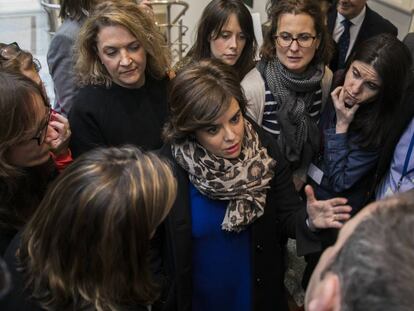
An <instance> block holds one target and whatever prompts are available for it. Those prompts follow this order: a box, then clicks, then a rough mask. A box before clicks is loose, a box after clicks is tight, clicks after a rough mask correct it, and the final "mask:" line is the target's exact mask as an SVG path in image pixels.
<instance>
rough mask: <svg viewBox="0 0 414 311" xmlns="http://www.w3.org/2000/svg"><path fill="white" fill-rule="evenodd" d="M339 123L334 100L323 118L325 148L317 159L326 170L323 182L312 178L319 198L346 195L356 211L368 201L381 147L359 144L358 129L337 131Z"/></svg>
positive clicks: (354, 211)
mask: <svg viewBox="0 0 414 311" xmlns="http://www.w3.org/2000/svg"><path fill="white" fill-rule="evenodd" d="M335 125H336V115H335V109H334V108H333V104H332V101H330V102H329V103H328V104H327V106H326V107H325V110H324V112H323V114H322V118H321V122H320V127H321V131H322V132H323V151H322V153H321V155H320V157H319V159H317V160H316V161H315V162H314V164H315V165H316V166H317V167H319V168H320V169H321V170H322V171H323V178H322V182H321V184H320V185H317V184H316V183H315V182H314V181H313V180H311V179H309V180H310V184H311V185H312V186H313V188H314V190H315V194H316V197H317V198H318V199H319V200H326V199H331V198H334V197H338V196H340V197H345V198H347V199H348V204H349V205H351V207H352V214H355V213H357V212H358V211H359V210H360V209H361V208H362V207H363V206H364V204H365V202H366V196H367V192H368V191H369V189H370V187H371V185H372V179H373V170H374V169H375V167H376V165H377V163H378V158H379V153H380V150H364V149H362V148H361V147H360V146H358V144H356V141H357V140H358V133H353V132H349V133H345V134H336V133H335Z"/></svg>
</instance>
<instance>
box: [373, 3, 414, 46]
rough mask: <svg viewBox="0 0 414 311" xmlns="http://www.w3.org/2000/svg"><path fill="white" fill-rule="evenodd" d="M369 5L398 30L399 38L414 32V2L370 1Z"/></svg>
mask: <svg viewBox="0 0 414 311" xmlns="http://www.w3.org/2000/svg"><path fill="white" fill-rule="evenodd" d="M368 5H369V6H370V8H372V9H373V10H374V11H376V12H378V13H379V14H381V15H382V16H384V17H385V18H386V19H388V20H389V21H390V22H392V23H393V24H394V25H395V26H396V27H397V28H398V38H400V39H403V38H404V36H405V35H406V34H407V32H412V31H414V18H413V15H414V1H413V0H369V1H368Z"/></svg>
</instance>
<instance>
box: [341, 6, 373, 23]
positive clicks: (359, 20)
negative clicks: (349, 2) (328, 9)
mask: <svg viewBox="0 0 414 311" xmlns="http://www.w3.org/2000/svg"><path fill="white" fill-rule="evenodd" d="M366 12H367V6H366V5H364V8H363V9H362V10H361V12H359V14H358V15H357V16H355V17H354V18H353V19H350V21H351V22H352V25H354V26H361V25H362V22H363V21H364V18H365V14H366ZM344 19H345V17H344V16H343V15H342V14H340V13H339V12H338V15H337V20H338V22H339V23H342V21H343V20H344Z"/></svg>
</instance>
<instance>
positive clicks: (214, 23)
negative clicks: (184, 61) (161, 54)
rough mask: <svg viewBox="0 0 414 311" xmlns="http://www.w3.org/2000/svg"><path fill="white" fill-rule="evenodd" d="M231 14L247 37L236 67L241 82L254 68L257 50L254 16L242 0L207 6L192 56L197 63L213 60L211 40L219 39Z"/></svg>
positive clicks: (216, 1) (221, 1) (199, 25)
mask: <svg viewBox="0 0 414 311" xmlns="http://www.w3.org/2000/svg"><path fill="white" fill-rule="evenodd" d="M231 14H235V15H236V17H237V19H238V21H239V24H240V27H241V29H242V31H243V33H244V35H245V36H246V45H245V46H244V49H243V51H242V54H241V55H240V58H239V59H238V60H237V62H236V64H235V65H234V67H235V69H236V72H237V74H238V75H239V77H240V80H241V79H243V77H244V76H245V75H246V74H247V73H248V72H249V71H250V70H251V69H252V68H253V67H254V57H255V56H256V49H257V43H256V38H255V36H254V30H253V20H252V16H251V14H250V12H249V10H248V9H247V8H246V7H245V5H244V3H243V2H242V1H241V0H213V1H211V2H210V3H209V4H208V5H207V6H206V8H205V9H204V11H203V14H202V16H201V19H200V22H199V24H198V29H197V38H196V41H195V44H194V46H193V48H192V50H191V53H190V54H191V57H192V59H193V60H195V61H200V60H202V59H206V58H211V57H212V55H211V50H210V40H211V39H217V38H218V36H219V35H220V31H221V29H222V28H223V26H224V25H225V24H226V22H227V21H228V19H229V17H230V15H231Z"/></svg>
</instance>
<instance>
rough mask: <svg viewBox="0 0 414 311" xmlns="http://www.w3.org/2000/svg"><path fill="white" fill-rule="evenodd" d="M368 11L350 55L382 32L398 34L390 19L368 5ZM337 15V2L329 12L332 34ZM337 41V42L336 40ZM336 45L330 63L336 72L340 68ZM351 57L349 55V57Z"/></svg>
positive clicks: (329, 28) (329, 24)
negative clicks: (367, 40) (363, 43)
mask: <svg viewBox="0 0 414 311" xmlns="http://www.w3.org/2000/svg"><path fill="white" fill-rule="evenodd" d="M366 9H367V10H366V13H365V18H364V21H363V22H362V25H361V29H360V30H359V33H358V35H357V37H356V40H355V44H354V46H353V47H352V50H351V53H350V54H349V55H350V56H351V55H352V53H353V52H354V51H355V49H356V48H357V47H358V45H360V44H361V43H362V42H364V41H365V40H366V39H368V38H371V37H374V36H376V35H379V34H381V33H390V34H392V35H394V36H397V35H398V29H397V27H395V26H394V25H393V24H392V23H391V22H390V21H388V20H387V19H385V18H383V17H382V16H381V15H379V14H378V13H377V12H375V11H373V10H371V9H370V8H369V7H368V5H367V6H366ZM336 17H337V10H336V3H335V4H333V5H332V9H331V10H330V12H329V13H328V30H329V33H330V34H331V35H332V34H333V31H334V28H335V22H336ZM334 43H335V42H334ZM334 45H335V51H334V55H333V57H332V60H331V63H330V64H329V68H330V69H331V70H332V71H333V72H335V71H336V70H337V69H338V56H339V55H338V49H337V46H336V43H335V44H334ZM348 59H349V57H348Z"/></svg>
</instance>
